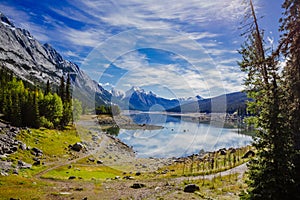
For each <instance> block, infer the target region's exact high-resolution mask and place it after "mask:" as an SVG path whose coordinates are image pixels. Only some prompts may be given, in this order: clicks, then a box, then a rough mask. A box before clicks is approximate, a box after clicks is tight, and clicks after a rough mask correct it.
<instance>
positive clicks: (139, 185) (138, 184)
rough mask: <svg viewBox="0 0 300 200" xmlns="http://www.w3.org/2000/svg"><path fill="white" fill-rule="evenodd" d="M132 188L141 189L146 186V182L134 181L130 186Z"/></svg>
mask: <svg viewBox="0 0 300 200" xmlns="http://www.w3.org/2000/svg"><path fill="white" fill-rule="evenodd" d="M130 187H131V188H133V189H139V188H143V187H146V185H145V184H143V183H134V184H133V185H132V186H130Z"/></svg>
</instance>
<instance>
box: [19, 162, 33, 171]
mask: <svg viewBox="0 0 300 200" xmlns="http://www.w3.org/2000/svg"><path fill="white" fill-rule="evenodd" d="M18 166H19V167H20V168H21V169H30V168H31V167H32V165H31V164H28V163H26V162H23V161H22V160H19V161H18Z"/></svg>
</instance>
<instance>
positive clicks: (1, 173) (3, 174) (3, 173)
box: [0, 171, 8, 176]
mask: <svg viewBox="0 0 300 200" xmlns="http://www.w3.org/2000/svg"><path fill="white" fill-rule="evenodd" d="M0 175H1V176H8V173H6V172H3V171H1V172H0Z"/></svg>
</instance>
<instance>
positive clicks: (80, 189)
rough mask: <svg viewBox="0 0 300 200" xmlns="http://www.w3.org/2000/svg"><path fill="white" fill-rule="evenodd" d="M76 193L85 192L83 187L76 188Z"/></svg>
mask: <svg viewBox="0 0 300 200" xmlns="http://www.w3.org/2000/svg"><path fill="white" fill-rule="evenodd" d="M75 191H83V188H82V187H80V188H76V189H75Z"/></svg>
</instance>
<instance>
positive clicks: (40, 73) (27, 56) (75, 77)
mask: <svg viewBox="0 0 300 200" xmlns="http://www.w3.org/2000/svg"><path fill="white" fill-rule="evenodd" d="M0 67H5V68H7V69H9V70H10V71H12V72H13V73H14V74H15V75H16V76H18V77H20V78H21V79H23V80H25V81H27V82H29V83H32V84H37V83H38V84H45V83H46V82H47V81H48V80H49V81H50V83H51V84H54V85H58V84H59V82H60V78H61V76H67V74H70V76H71V79H72V85H73V88H74V91H73V94H74V95H75V97H76V98H79V99H80V100H81V101H83V103H84V104H86V106H87V105H88V106H89V107H94V106H95V104H94V99H95V100H96V101H97V102H98V103H99V104H103V103H108V102H109V101H110V98H111V94H110V93H109V92H108V91H106V90H104V89H103V88H102V87H101V86H99V85H98V83H97V82H96V81H93V80H91V78H90V77H89V76H88V75H87V74H85V73H84V72H83V71H81V70H80V69H79V67H78V66H77V65H76V64H74V63H72V62H70V61H67V60H64V59H63V57H62V56H61V55H60V54H59V53H58V52H57V51H56V50H55V49H54V48H53V47H51V45H50V44H44V45H42V44H41V43H39V42H38V41H37V40H36V39H35V38H34V37H33V36H32V35H31V34H30V33H29V32H28V31H27V30H25V29H20V28H16V27H15V26H14V24H13V23H11V22H10V20H9V19H8V18H7V17H6V16H5V15H3V14H2V13H0Z"/></svg>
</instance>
